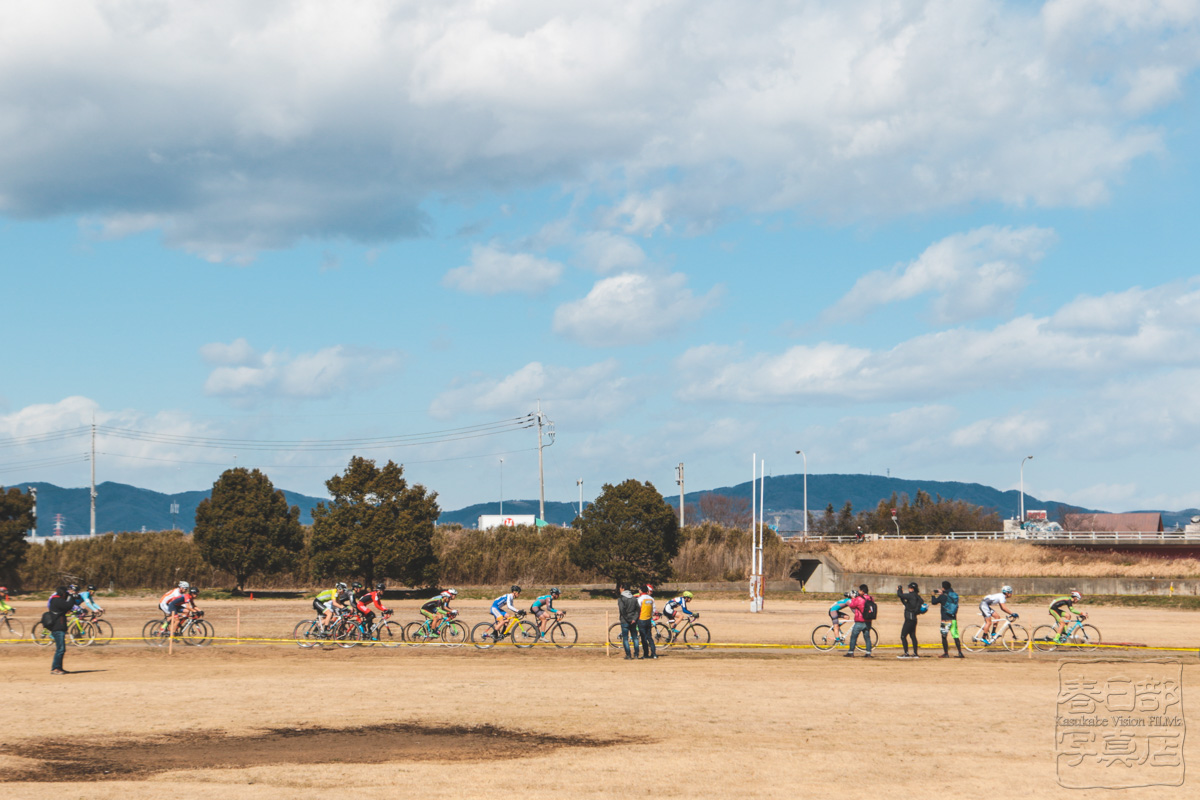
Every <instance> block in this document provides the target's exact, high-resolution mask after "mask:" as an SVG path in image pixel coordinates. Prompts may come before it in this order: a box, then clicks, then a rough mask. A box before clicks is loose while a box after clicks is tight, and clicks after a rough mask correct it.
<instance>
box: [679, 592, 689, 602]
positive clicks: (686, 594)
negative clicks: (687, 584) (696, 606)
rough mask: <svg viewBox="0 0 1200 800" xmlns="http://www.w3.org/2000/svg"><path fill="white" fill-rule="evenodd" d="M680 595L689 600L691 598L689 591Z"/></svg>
mask: <svg viewBox="0 0 1200 800" xmlns="http://www.w3.org/2000/svg"><path fill="white" fill-rule="evenodd" d="M680 596H681V597H686V598H687V599H688V600H691V599H692V593H691V592H684V593H683V594H682V595H680Z"/></svg>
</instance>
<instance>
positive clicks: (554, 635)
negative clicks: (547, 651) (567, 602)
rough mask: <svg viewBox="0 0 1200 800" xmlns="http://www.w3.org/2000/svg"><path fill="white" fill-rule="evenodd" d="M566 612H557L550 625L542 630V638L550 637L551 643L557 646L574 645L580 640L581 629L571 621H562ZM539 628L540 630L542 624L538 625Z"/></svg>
mask: <svg viewBox="0 0 1200 800" xmlns="http://www.w3.org/2000/svg"><path fill="white" fill-rule="evenodd" d="M566 614H567V612H565V611H560V612H558V613H557V614H555V615H554V622H551V623H550V627H548V628H546V630H544V631H541V636H542V638H543V639H549V640H550V643H551V644H553V645H554V646H555V647H562V648H567V647H574V646H575V643H576V642H577V641H579V631H578V630H577V629H576V628H575V626H574V625H572V624H571V623H569V622H563V621H562V618H563V617H565V616H566ZM538 629H539V630H540V629H541V626H538Z"/></svg>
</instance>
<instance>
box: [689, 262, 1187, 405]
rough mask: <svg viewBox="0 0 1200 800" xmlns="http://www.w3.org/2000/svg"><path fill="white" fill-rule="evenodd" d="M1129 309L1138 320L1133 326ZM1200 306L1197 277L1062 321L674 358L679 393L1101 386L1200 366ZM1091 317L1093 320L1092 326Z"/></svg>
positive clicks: (735, 397) (826, 394) (895, 392)
mask: <svg viewBox="0 0 1200 800" xmlns="http://www.w3.org/2000/svg"><path fill="white" fill-rule="evenodd" d="M1125 294H1127V295H1129V296H1128V297H1127V296H1125ZM1130 298H1132V301H1131V299H1130ZM1106 308H1113V309H1118V310H1124V313H1125V315H1126V316H1125V318H1123V319H1119V320H1118V322H1120V324H1119V325H1118V326H1116V327H1115V328H1114V327H1113V324H1112V321H1111V320H1109V319H1107V318H1105V317H1104V315H1103V310H1104V309H1106ZM1130 309H1134V310H1136V315H1135V316H1134V317H1133V319H1134V320H1135V321H1134V322H1132V324H1126V320H1127V319H1129V317H1130V315H1131V314H1133V312H1132V311H1131V310H1130ZM1197 312H1200V280H1192V281H1188V282H1183V283H1179V284H1171V285H1167V286H1163V287H1158V288H1156V289H1155V290H1153V291H1149V292H1147V291H1143V290H1140V289H1133V290H1130V291H1129V292H1128V293H1124V294H1115V295H1108V296H1106V298H1101V299H1096V298H1080V299H1079V300H1077V301H1075V302H1074V303H1072V304H1070V305H1068V306H1066V307H1065V308H1064V311H1063V314H1064V318H1063V319H1062V320H1060V319H1058V318H1057V317H1050V318H1035V317H1033V316H1029V315H1026V316H1023V317H1018V318H1016V319H1013V320H1010V321H1008V322H1005V323H1003V324H1001V325H998V326H996V327H995V328H992V329H990V330H971V329H966V328H955V329H951V330H946V331H941V332H938V333H933V334H928V335H924V336H918V337H915V338H913V339H909V340H907V341H904V342H901V343H899V344H897V345H895V346H894V347H892V348H891V349H889V350H869V349H866V348H861V347H852V346H849V345H844V344H838V343H832V342H821V343H818V344H815V345H797V346H795V347H792V348H790V349H788V350H786V351H784V352H783V353H779V354H774V355H772V354H763V353H760V354H756V355H751V356H749V357H743V356H742V355H741V353H740V352H739V351H738V350H737V349H734V348H728V347H717V346H712V345H706V346H702V347H695V348H691V349H689V350H688V351H686V352H685V353H684V354H683V355H682V356H681V357H680V358H679V359H678V360H677V362H676V366H677V369H678V371H679V373H680V375H681V378H682V381H683V383H682V387H681V389H680V390H679V391H678V393H677V394H678V396H679V397H680V398H681V399H686V400H691V401H702V400H706V399H708V400H727V401H735V402H762V403H773V402H808V403H822V402H831V401H835V402H842V401H847V400H848V401H853V402H879V401H885V400H901V399H920V398H930V397H946V396H950V395H962V394H969V393H971V392H975V391H985V390H989V389H992V388H994V387H996V386H997V385H1023V384H1034V385H1036V384H1037V383H1038V382H1041V381H1049V382H1051V383H1053V384H1055V385H1060V384H1063V383H1064V382H1068V383H1069V384H1070V385H1071V386H1072V387H1074V388H1078V387H1079V386H1081V385H1101V384H1103V382H1104V381H1105V380H1107V379H1108V378H1109V377H1110V376H1111V375H1113V374H1122V375H1126V376H1135V375H1140V376H1149V375H1153V374H1154V373H1155V372H1156V371H1158V370H1161V369H1164V368H1194V367H1200V313H1197ZM1091 320H1095V321H1096V325H1088V324H1087V323H1088V322H1089V321H1091Z"/></svg>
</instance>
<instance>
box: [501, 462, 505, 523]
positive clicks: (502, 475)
mask: <svg viewBox="0 0 1200 800" xmlns="http://www.w3.org/2000/svg"><path fill="white" fill-rule="evenodd" d="M500 516H501V517H503V516H504V459H503V458H502V459H500ZM501 524H504V523H503V521H501Z"/></svg>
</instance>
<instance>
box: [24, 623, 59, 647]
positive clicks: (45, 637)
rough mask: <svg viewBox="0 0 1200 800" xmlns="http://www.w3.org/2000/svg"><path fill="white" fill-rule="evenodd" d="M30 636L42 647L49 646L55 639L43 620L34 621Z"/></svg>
mask: <svg viewBox="0 0 1200 800" xmlns="http://www.w3.org/2000/svg"><path fill="white" fill-rule="evenodd" d="M29 638H31V639H33V641H34V643H35V644H38V645H40V646H42V647H47V646H48V645H50V644H51V643H52V642H53V641H54V638H53V637H51V636H50V631H48V630H46V629H45V628H44V627H43V626H42V623H41V622H35V623H33V627H32V628H30V629H29Z"/></svg>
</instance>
